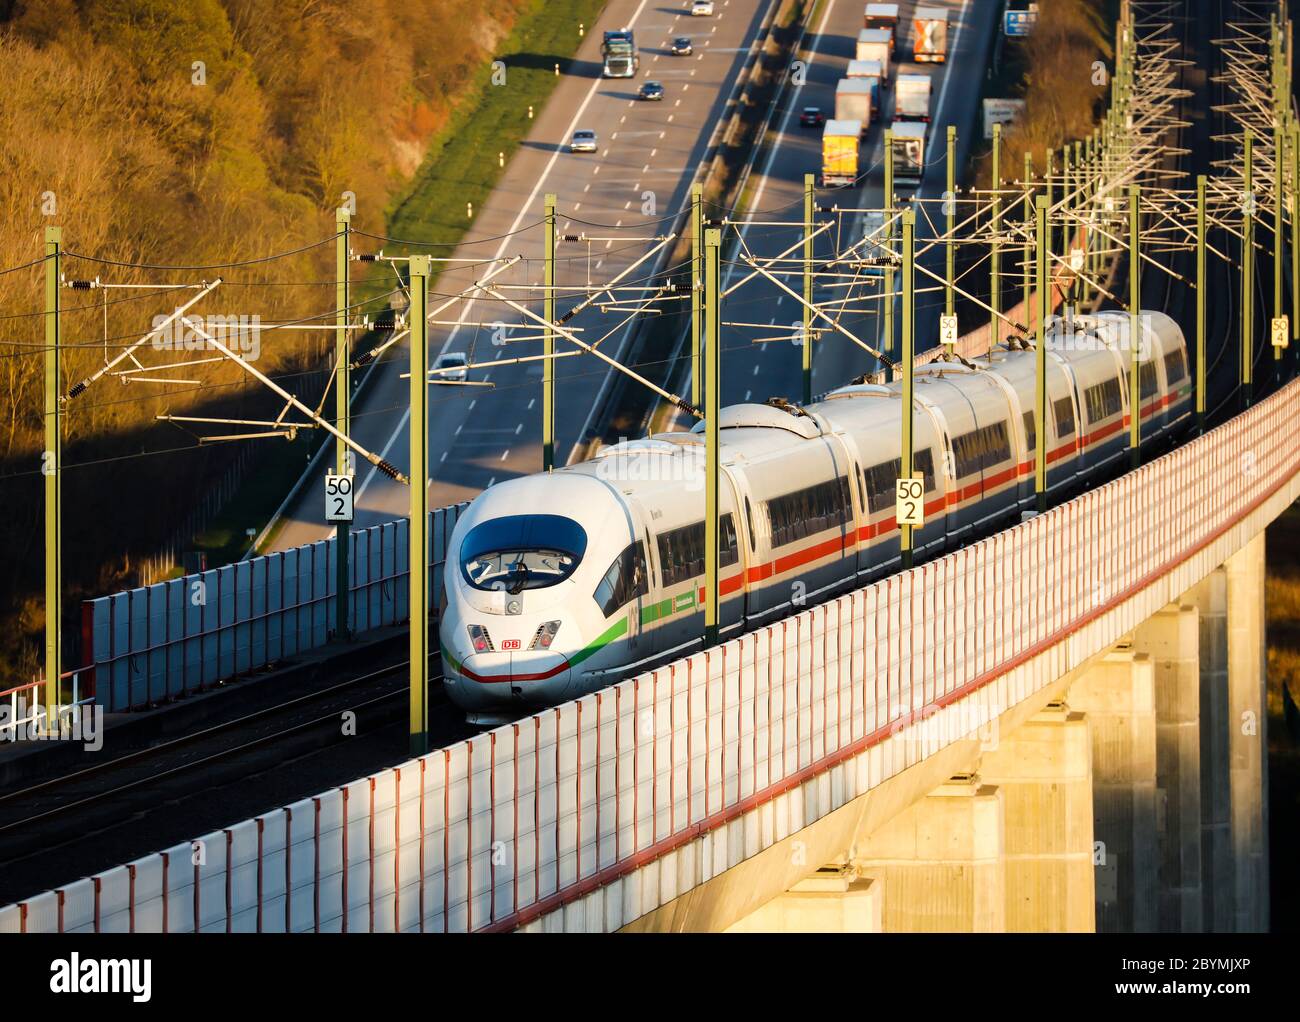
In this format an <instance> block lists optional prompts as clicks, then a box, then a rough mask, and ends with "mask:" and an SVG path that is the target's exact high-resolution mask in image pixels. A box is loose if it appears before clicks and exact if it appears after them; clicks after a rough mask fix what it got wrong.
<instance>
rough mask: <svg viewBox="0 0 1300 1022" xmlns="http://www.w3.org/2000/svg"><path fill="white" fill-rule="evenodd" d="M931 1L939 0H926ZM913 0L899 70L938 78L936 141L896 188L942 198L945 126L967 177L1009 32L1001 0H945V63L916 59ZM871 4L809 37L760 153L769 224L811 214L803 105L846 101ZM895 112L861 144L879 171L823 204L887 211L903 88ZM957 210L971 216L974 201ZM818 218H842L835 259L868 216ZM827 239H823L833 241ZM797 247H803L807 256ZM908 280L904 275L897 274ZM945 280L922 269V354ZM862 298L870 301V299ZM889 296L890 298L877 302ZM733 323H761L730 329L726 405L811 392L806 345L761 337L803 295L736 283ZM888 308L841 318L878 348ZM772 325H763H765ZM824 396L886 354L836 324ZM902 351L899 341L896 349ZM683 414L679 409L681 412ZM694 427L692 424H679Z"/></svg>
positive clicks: (828, 106) (824, 192) (812, 146)
mask: <svg viewBox="0 0 1300 1022" xmlns="http://www.w3.org/2000/svg"><path fill="white" fill-rule="evenodd" d="M926 2H927V3H932V2H933V0H926ZM916 6H917V5H916V3H915V2H912V0H904V2H903V3H902V4H901V8H900V13H901V15H902V17H901V19H900V25H901V30H900V33H899V37H898V39H897V41H896V46H895V65H894V76H895V78H896V76H897V75H898V74H900V73H901V74H910V73H920V74H928V75H930V76H931V79H932V80H933V92H932V96H931V115H930V116H931V121H930V132H929V138H928V142H927V153H926V164H927V170H926V173H925V176H924V178H923V180H922V183H921V187H920V188H919V189H914V188H902V187H895V193H896V194H897V195H899V196H900V197H903V198H905V197H908V196H911V195H916V196H919V197H921V198H927V199H929V198H941V197H942V195H943V192H944V190H945V187H946V177H947V166H946V162H947V156H946V151H945V150H946V134H947V126H948V125H949V124H952V125H955V126H956V128H957V160H956V162H957V167H958V181H959V182H960V180H961V176H960V175H961V168H963V167H964V166H965V164H966V158H967V153H968V150H969V147H970V141H971V132H972V129H973V126H974V124H975V117H976V114H977V108H978V103H979V99H980V93H981V89H982V85H983V78H984V75H985V71H986V66H987V65H986V55H987V53H988V52H989V46H990V43H991V34H992V33H993V32H994V31H996V30H997V28H998V24H997V23H998V17H997V15H998V11H997V8H998V7H999V6H1000V5H998V4H994V3H988V2H984V0H946V2H945V3H943V4H942V6H946V7H947V8H948V9H949V11H950V12H951V13H950V16H949V30H948V32H949V53H948V60H947V62H946V63H944V64H937V65H936V64H916V63H913V62H911V61H910V60H908V59H907V58H909V57H910V56H911V54H912V42H913V40H912V29H911V24H912V22H911V13H912V11H913V9H914V8H915V7H916ZM861 14H862V4H860V3H857V2H856V0H853V2H848V0H834V2H832V3H830V4H828V5H827V6H826V8H825V9H824V12H823V18H822V20H821V22H820V24H819V25H817V26H816V27H817V34H816V36H815V37H814V38H812V39H810V40H807V41H806V43H805V46H806V48H807V49H809V50H810V51H811V59H810V60H809V70H808V76H807V80H806V82H805V84H804V85H803V87H802V88H801V89H800V90H799V91H798V94H797V95H795V96H794V97H793V98H792V100H791V101H790V102H789V103H788V104H787V107H786V110H785V111H784V116H783V117H782V118H781V119H780V121H779V122H778V123H776V124H774V126H773V127H774V130H773V134H772V136H771V142H770V148H769V151H768V152H767V153H766V154H764V155H763V156H762V158H761V159H760V160H759V163H758V167H757V168H756V171H755V173H756V174H757V173H758V171H762V175H761V179H760V180H759V181H758V182H757V183H756V184H754V185H752V190H753V198H752V199H751V208H752V209H753V210H755V211H756V212H755V215H754V219H758V220H763V219H767V220H784V221H790V220H801V219H802V217H803V187H804V184H803V180H804V174H806V173H816V172H817V171H818V170H819V167H820V142H821V131H820V129H814V128H801V127H800V126H799V111H800V110H801V109H802V108H803V107H805V106H817V107H820V108H821V109H822V110H823V111H826V112H828V114H829V113H831V112H833V111H834V107H835V86H836V83H837V82H838V81H839V80H840V79H841V78H842V77H843V76H844V73H845V71H846V69H847V65H848V62H849V60H851V59H852V58H853V55H854V48H855V40H856V38H857V33H858V30H859V28H860V26H861ZM885 106H886V117H885V118H882V119H881V120H879V121H877V123H876V124H874V125H873V126H872V128H871V131H870V133H869V134H868V136H867V139H866V141H865V142H864V144H863V147H862V165H863V166H864V167H865V168H870V169H869V172H868V174H867V176H866V179H865V181H864V182H863V184H862V186H861V187H859V188H856V189H853V188H830V189H818V191H817V202H818V205H819V206H828V207H829V206H839V207H842V208H858V209H862V208H880V207H882V206H883V205H884V201H885V200H884V176H883V169H882V168H883V162H882V161H883V146H884V138H883V127H882V125H884V124H887V123H888V120H889V119H890V118H892V109H893V90H892V89H891V90H890V91H889V92H888V94H887V95H886V101H885ZM926 208H927V210H928V212H929V215H930V216H931V217H933V218H935V225H934V226H935V227H936V228H937V229H938V231H937V232H938V233H942V230H943V224H942V221H941V220H940V219H939V218H940V216H941V213H940V211H939V207H938V204H937V203H932V204H929V205H928V206H927V207H926ZM957 209H958V212H957V218H958V220H961V219H962V217H963V213H962V212H961V211H962V209H963V206H962V205H961V204H960V203H959V205H958V207H957ZM815 219H816V220H817V222H818V223H824V222H826V221H827V220H835V221H836V226H835V227H834V228H832V230H831V231H828V232H827V234H826V235H823V236H822V238H819V239H818V247H817V253H818V254H819V255H821V256H825V255H829V254H830V253H831V252H832V251H833V248H832V245H833V243H834V242H833V237H834V236H836V235H838V237H839V242H840V247H847V246H848V245H849V244H850V243H851V242H853V241H856V240H858V239H859V238H861V237H862V216H861V215H852V216H850V215H838V216H833V215H831V214H825V213H818V214H816V215H815ZM799 231H800V229H799V228H790V227H768V228H764V227H759V226H756V227H752V228H746V229H744V239H745V245H746V247H748V248H749V249H750V250H751V251H752V252H753V253H754V255H755V256H756V257H760V258H761V257H762V256H763V255H768V256H774V255H777V254H778V253H780V252H782V251H784V250H785V249H786V248H788V247H789V246H790V245H791V244H793V243H794V242H795V241H796V240H797V239H798V237H799V236H800V233H799ZM930 234H931V231H930V227H929V224H928V222H927V221H926V218H925V216H924V215H923V214H922V213H920V212H918V213H917V231H916V238H917V245H918V248H919V247H920V245H921V244H922V243H923V242H924V241H925V240H927V239H928V237H929V236H930ZM823 242H824V243H823ZM796 254H798V253H796ZM926 265H928V266H929V267H930V268H931V269H932V270H934V271H935V272H937V273H940V274H942V272H943V254H942V252H941V251H940V250H939V249H938V248H936V249H934V250H933V251H932V252H930V253H929V254H928V256H927V259H926ZM748 272H749V271H748V269H747V268H745V267H744V266H732V267H729V268H728V270H727V271H726V273H724V279H725V281H726V283H727V284H728V285H729V284H731V283H734V282H735V281H736V280H739V279H741V278H743V277H744V276H745V275H746V274H747V273H748ZM895 280H896V281H897V286H899V287H901V274H900V275H897V276H896V277H895ZM786 283H787V285H788V286H790V287H792V288H793V289H794V290H795V291H799V292H802V284H801V283H800V282H799V281H798V280H797V279H794V278H791V279H787V280H786ZM940 286H941V285H938V284H937V282H935V281H933V280H931V279H929V278H926V277H924V276H923V275H922V274H920V273H918V274H917V277H916V287H917V290H918V293H917V298H916V308H917V329H916V349H917V351H918V352H919V351H923V350H925V349H926V348H931V347H934V346H935V344H936V343H937V342H938V329H939V323H938V316H939V313H940V312H941V311H942V304H943V294H942V292H941V291H934V290H923V289H932V288H935V287H940ZM873 293H880V292H879V290H876V289H859V290H858V291H857V294H858V295H860V296H866V295H870V294H873ZM843 295H844V289H843V288H829V287H828V288H820V287H819V288H817V289H816V291H815V294H814V301H817V302H823V301H828V300H831V301H833V300H836V299H839V298H842V297H843ZM858 304H859V305H862V304H864V303H863V302H859V303H858ZM877 304H879V303H877ZM722 318H723V320H724V322H728V321H729V322H733V323H737V322H744V323H758V324H760V325H759V327H757V328H753V327H747V328H739V327H738V328H733V329H732V330H730V331H727V330H724V338H725V344H724V348H723V390H722V401H723V403H724V404H733V403H737V402H741V401H765V400H767V398H769V397H772V396H781V397H785V398H788V399H790V400H793V401H798V400H800V397H801V390H802V368H801V367H802V352H801V350H800V348H799V347H797V346H796V345H795V344H794V343H792V342H791V341H785V340H782V341H777V342H765V343H756V340H755V339H756V338H759V337H771V336H773V335H774V334H775V335H780V336H791V334H792V330H791V327H792V324H794V323H795V322H796V321H800V322H801V321H802V312H801V306H800V305H799V303H798V302H796V301H795V299H794V298H792V297H790V296H789V295H786V294H784V293H783V292H782V291H781V290H780V289H779V288H778V287H777V286H776V285H775V284H773V283H771V282H770V281H769V280H767V279H766V278H761V277H760V278H756V279H754V280H752V281H750V282H749V283H748V284H745V285H744V286H743V287H741V288H739V289H737V290H736V291H735V293H734V294H733V295H732V296H731V297H730V298H728V299H727V300H725V302H724V304H723V310H722ZM876 320H877V316H876V315H875V313H874V312H871V313H846V314H845V315H844V316H843V318H842V320H841V322H842V323H843V325H844V326H845V327H846V328H847V329H848V330H850V331H851V332H852V333H854V334H855V335H856V336H858V337H860V338H862V339H863V340H866V341H868V342H869V343H871V344H873V345H875V344H877V341H878V333H877V331H878V325H877V322H876ZM764 323H766V324H769V327H768V328H764V327H763V326H762V324H764ZM901 326H902V323H901V315H900V313H899V312H898V309H897V307H896V310H895V330H896V332H897V333H896V339H895V346H896V348H897V344H898V343H899V341H898V337H899V336H901ZM814 343H815V347H814V351H813V379H812V384H813V386H812V391H813V394H814V395H816V394H819V393H823V392H825V391H827V390H830V389H831V388H833V387H837V386H840V385H841V384H844V383H847V382H848V381H849V380H851V379H853V378H854V377H855V376H858V375H860V374H861V373H863V372H866V371H868V370H874V369H877V368H879V366H878V363H877V362H876V360H875V359H874V358H873V357H872V356H871V355H870V354H869V353H868V352H866V351H864V350H863V349H862V348H860V347H858V346H857V345H856V344H854V343H853V341H851V340H850V339H849V338H847V337H845V336H844V335H843V334H840V333H837V332H834V331H830V330H828V331H827V332H825V333H823V334H822V336H821V339H820V340H818V341H816V342H814ZM895 350H896V349H895ZM679 418H680V417H679ZM680 424H681V425H685V423H680Z"/></svg>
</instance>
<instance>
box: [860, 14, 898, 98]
mask: <svg viewBox="0 0 1300 1022" xmlns="http://www.w3.org/2000/svg"><path fill="white" fill-rule="evenodd" d="M892 38H893V36H892V35H891V34H890V33H889V32H888V31H887V30H886V29H883V28H864V29H863V30H862V31H861V32H859V33H858V45H857V51H856V52H855V53H854V54H853V56H854V59H856V60H878V61H880V87H881V88H882V89H885V88H888V87H889V51H890V40H891V39H892Z"/></svg>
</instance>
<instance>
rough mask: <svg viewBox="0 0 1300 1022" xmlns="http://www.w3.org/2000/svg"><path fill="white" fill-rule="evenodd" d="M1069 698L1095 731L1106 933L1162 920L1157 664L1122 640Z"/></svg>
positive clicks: (1096, 828)
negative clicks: (1159, 859) (1156, 697)
mask: <svg viewBox="0 0 1300 1022" xmlns="http://www.w3.org/2000/svg"><path fill="white" fill-rule="evenodd" d="M1069 704H1070V707H1071V708H1072V709H1075V710H1082V711H1083V712H1084V713H1085V714H1087V716H1088V720H1089V723H1090V724H1091V731H1092V798H1093V841H1094V863H1095V864H1096V877H1095V886H1096V912H1097V915H1096V922H1097V931H1098V932H1099V933H1150V932H1155V931H1156V930H1157V928H1158V925H1159V912H1158V901H1159V899H1158V897H1157V890H1158V876H1157V848H1156V819H1155V801H1156V712H1155V671H1154V665H1153V664H1152V661H1151V658H1150V657H1149V656H1148V655H1147V654H1145V653H1138V652H1135V651H1134V650H1133V649H1132V647H1131V646H1130V647H1129V648H1123V646H1122V645H1121V646H1117V647H1116V648H1115V649H1113V650H1112V651H1111V652H1109V653H1107V654H1105V655H1104V656H1102V657H1101V658H1100V659H1099V660H1097V661H1095V662H1094V663H1093V664H1092V666H1090V667H1089V668H1088V669H1087V670H1086V671H1085V672H1084V674H1083V677H1082V678H1080V679H1079V680H1078V681H1077V682H1075V683H1074V684H1073V685H1072V686H1071V687H1070V693H1069Z"/></svg>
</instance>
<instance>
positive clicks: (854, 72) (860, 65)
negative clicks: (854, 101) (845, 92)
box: [844, 60, 881, 117]
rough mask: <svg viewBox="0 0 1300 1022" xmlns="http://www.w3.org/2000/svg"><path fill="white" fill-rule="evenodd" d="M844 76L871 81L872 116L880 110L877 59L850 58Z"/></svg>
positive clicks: (879, 76)
mask: <svg viewBox="0 0 1300 1022" xmlns="http://www.w3.org/2000/svg"><path fill="white" fill-rule="evenodd" d="M844 77H845V78H863V79H866V80H867V81H868V82H870V83H871V114H872V116H873V117H874V116H875V115H876V114H877V113H878V112H879V111H880V78H881V68H880V61H878V60H850V61H849V69H848V70H847V71H846V72H844Z"/></svg>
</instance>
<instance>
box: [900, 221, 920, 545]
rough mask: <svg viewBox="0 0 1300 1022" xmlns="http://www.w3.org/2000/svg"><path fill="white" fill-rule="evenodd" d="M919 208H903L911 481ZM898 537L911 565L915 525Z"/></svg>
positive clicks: (906, 445) (906, 458) (905, 472)
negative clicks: (917, 211)
mask: <svg viewBox="0 0 1300 1022" xmlns="http://www.w3.org/2000/svg"><path fill="white" fill-rule="evenodd" d="M915 235H916V212H915V211H914V210H911V209H906V210H904V211H903V354H902V359H901V365H902V371H903V413H902V416H901V418H902V423H903V438H902V441H903V442H902V448H901V454H902V464H901V467H900V468H899V473H898V476H899V479H900V480H901V481H910V480H911V478H912V470H913V466H912V461H913V459H912V391H913V387H914V384H915V375H916V366H915V358H914V357H913V355H914V351H913V348H914V347H915V342H916V338H915V335H914V326H915V315H914V313H915V310H914V308H913V304H914V302H915V299H916V294H915V291H914V287H915V282H916V277H915V262H916V252H915V247H916V238H915ZM921 491H922V492H921V498H920V506H921V509H922V513H924V507H925V484H924V483H922V484H921ZM909 496H911V494H909ZM898 539H899V543H900V544H901V548H902V549H901V553H902V561H903V569H904V570H906V569H908V568H910V567H912V526H911V525H905V524H903V523H902V522H901V521H900V522H899V524H898Z"/></svg>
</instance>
